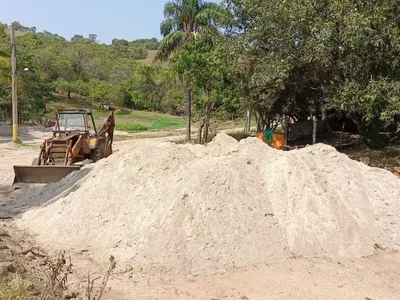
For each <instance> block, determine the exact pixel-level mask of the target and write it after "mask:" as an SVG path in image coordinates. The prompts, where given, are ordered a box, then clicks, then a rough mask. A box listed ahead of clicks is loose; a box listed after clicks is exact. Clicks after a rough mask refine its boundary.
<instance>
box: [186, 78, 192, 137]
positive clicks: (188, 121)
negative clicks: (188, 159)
mask: <svg viewBox="0 0 400 300" xmlns="http://www.w3.org/2000/svg"><path fill="white" fill-rule="evenodd" d="M185 86H186V140H187V141H188V142H190V141H191V140H192V128H191V126H192V91H191V90H190V87H189V81H186V83H185Z"/></svg>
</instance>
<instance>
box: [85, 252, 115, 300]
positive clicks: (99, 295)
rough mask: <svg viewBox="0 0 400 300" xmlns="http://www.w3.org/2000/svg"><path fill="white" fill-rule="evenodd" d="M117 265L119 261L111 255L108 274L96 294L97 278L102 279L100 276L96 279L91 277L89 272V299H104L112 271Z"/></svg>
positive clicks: (87, 293)
mask: <svg viewBox="0 0 400 300" xmlns="http://www.w3.org/2000/svg"><path fill="white" fill-rule="evenodd" d="M116 265H117V262H116V261H115V258H114V256H112V255H111V256H110V258H109V267H108V270H107V272H106V275H105V276H104V277H103V281H102V283H101V285H100V287H99V288H98V290H99V291H98V293H97V294H94V289H95V287H94V284H95V281H96V280H98V279H100V277H98V278H95V279H91V278H90V274H88V278H87V279H88V280H87V288H86V296H87V300H100V299H102V297H103V295H104V292H105V290H106V286H107V282H108V279H109V278H110V276H111V273H112V272H113V271H114V269H115V267H116Z"/></svg>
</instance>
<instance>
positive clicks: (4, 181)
mask: <svg viewBox="0 0 400 300" xmlns="http://www.w3.org/2000/svg"><path fill="white" fill-rule="evenodd" d="M10 131H11V128H10V126H0V218H1V217H3V218H7V217H13V215H14V214H15V213H18V212H16V211H13V210H12V208H13V202H14V204H15V201H18V198H19V196H20V194H18V193H20V192H21V191H19V190H15V191H14V189H12V188H11V184H12V178H13V169H12V166H13V165H14V164H22V165H23V164H30V162H31V161H32V159H33V158H35V157H36V156H37V154H38V149H39V148H38V146H39V145H40V143H41V141H42V140H43V138H44V137H47V136H48V134H49V133H48V131H47V130H44V129H40V128H35V127H25V128H21V132H20V134H21V141H22V142H23V145H13V144H12V143H11V139H10ZM129 145H130V141H122V142H117V143H116V144H115V150H116V151H118V150H121V149H124V148H127V147H129ZM33 188H35V187H33ZM19 207H20V206H19ZM26 209H29V203H27V205H26ZM4 224H6V226H7V230H8V231H9V235H10V239H12V238H13V237H14V241H12V242H13V243H19V242H21V243H27V242H28V243H29V245H30V247H32V244H35V239H34V238H33V237H29V236H27V235H25V234H21V233H20V232H19V231H18V230H17V229H16V228H13V227H12V225H8V222H6V223H4ZM21 237H23V241H20V239H21ZM47 250H48V255H50V256H54V255H56V252H53V251H52V250H51V249H47ZM65 250H66V251H67V253H68V254H70V255H71V256H72V261H73V263H74V265H75V273H74V275H72V277H71V279H70V282H71V289H72V290H79V291H80V292H81V295H82V296H83V297H84V292H82V291H83V289H84V288H85V283H86V281H87V274H88V272H90V273H92V274H93V276H96V275H98V276H101V275H102V274H104V273H105V269H106V268H107V262H106V261H105V262H104V264H103V265H98V264H96V263H94V261H93V260H92V259H91V253H90V252H87V251H85V249H65ZM160 250H161V249H160ZM0 259H6V258H3V257H1V256H0ZM31 261H32V259H31V258H30V257H29V256H27V257H26V263H27V264H28V262H29V264H30V263H31ZM22 263H24V262H22ZM99 284H100V283H99ZM107 287H108V288H107V294H106V297H105V299H114V300H117V299H208V300H211V299H218V300H220V299H240V300H246V299H324V300H325V299H349V300H350V299H362V300H365V299H373V300H377V299H393V300H397V299H400V254H399V253H396V252H390V251H385V250H379V249H378V250H377V251H376V253H375V254H374V255H373V256H370V257H365V258H361V259H353V260H349V259H341V260H331V259H318V260H316V259H315V260H314V259H305V258H301V257H296V258H293V259H291V260H285V261H281V262H276V263H273V264H270V265H264V266H259V267H254V268H246V269H241V270H237V271H234V272H226V273H221V274H218V275H210V276H182V275H179V276H177V275H175V276H172V275H160V276H154V275H153V276H152V277H149V275H146V274H141V273H140V272H137V271H133V270H131V269H130V268H129V266H126V265H123V266H122V265H118V263H117V270H116V272H115V273H114V275H113V276H112V277H111V278H110V281H109V284H108V286H107Z"/></svg>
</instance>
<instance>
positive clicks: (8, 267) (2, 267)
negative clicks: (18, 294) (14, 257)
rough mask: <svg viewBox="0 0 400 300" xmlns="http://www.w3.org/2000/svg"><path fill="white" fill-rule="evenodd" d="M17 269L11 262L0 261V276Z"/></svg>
mask: <svg viewBox="0 0 400 300" xmlns="http://www.w3.org/2000/svg"><path fill="white" fill-rule="evenodd" d="M16 271H17V269H16V268H15V266H14V265H13V263H12V262H0V276H1V275H7V274H10V273H15V272H16Z"/></svg>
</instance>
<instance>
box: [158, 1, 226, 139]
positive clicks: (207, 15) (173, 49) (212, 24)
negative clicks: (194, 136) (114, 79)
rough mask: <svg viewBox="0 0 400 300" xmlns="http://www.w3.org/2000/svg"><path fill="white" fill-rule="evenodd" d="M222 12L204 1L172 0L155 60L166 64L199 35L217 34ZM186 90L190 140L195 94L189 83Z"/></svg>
mask: <svg viewBox="0 0 400 300" xmlns="http://www.w3.org/2000/svg"><path fill="white" fill-rule="evenodd" d="M223 12H224V11H223V9H222V8H221V7H220V6H219V5H218V4H216V3H212V2H206V1H203V0H173V1H169V2H167V3H166V4H165V6H164V17H165V20H164V21H163V22H162V23H161V25H160V30H161V34H162V35H163V36H164V39H163V40H162V41H161V44H160V46H159V48H158V51H157V54H156V57H155V60H160V61H166V60H168V59H169V57H170V56H171V55H172V54H174V53H177V52H179V50H180V49H181V48H182V46H183V45H184V44H185V43H186V42H189V41H190V40H191V38H192V36H193V35H196V34H198V33H204V32H208V33H214V34H216V33H217V32H218V29H217V24H218V22H217V21H218V20H219V19H220V18H221V16H222V15H223ZM185 88H186V138H187V140H190V139H191V119H192V118H191V102H192V95H191V89H190V82H189V80H187V79H185Z"/></svg>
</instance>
